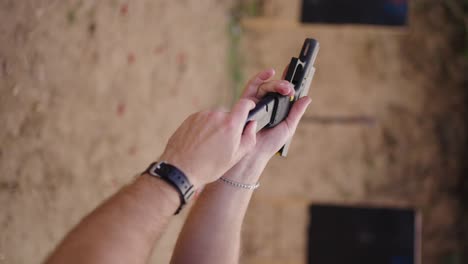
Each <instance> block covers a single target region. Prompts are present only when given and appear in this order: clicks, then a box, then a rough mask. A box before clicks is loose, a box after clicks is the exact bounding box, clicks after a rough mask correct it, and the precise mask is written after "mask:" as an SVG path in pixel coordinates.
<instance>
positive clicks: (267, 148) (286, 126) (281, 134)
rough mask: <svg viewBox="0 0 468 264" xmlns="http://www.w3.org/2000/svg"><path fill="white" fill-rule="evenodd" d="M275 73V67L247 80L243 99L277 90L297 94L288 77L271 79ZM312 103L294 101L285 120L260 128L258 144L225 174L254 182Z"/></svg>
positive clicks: (254, 97)
mask: <svg viewBox="0 0 468 264" xmlns="http://www.w3.org/2000/svg"><path fill="white" fill-rule="evenodd" d="M286 69H287V67H286ZM285 71H286V70H285ZM274 75H275V71H274V70H273V69H268V70H264V71H262V72H260V73H259V74H257V75H256V76H255V77H254V78H252V79H251V80H250V81H249V82H248V84H247V86H246V88H245V90H244V92H243V94H242V99H243V100H252V101H254V102H258V101H260V99H262V98H263V97H264V96H265V95H266V94H267V93H269V92H277V93H280V94H282V95H285V96H292V95H294V87H293V85H292V84H291V83H289V82H288V81H285V80H271V79H272V78H273V76H274ZM284 75H285V72H283V78H284ZM310 102H311V100H310V98H309V97H308V96H305V97H302V98H301V99H299V100H298V101H296V102H295V103H294V105H293V107H292V108H291V111H290V112H289V114H288V117H287V118H286V119H285V120H284V121H282V122H281V123H280V124H278V125H277V126H275V127H274V128H271V129H263V130H260V131H259V132H258V133H257V138H256V139H257V140H256V145H255V147H254V148H252V149H251V151H249V152H248V153H247V154H246V155H245V157H244V158H243V159H242V160H241V161H239V163H237V164H236V165H235V166H234V167H233V168H232V169H231V170H229V171H228V172H227V173H226V175H224V177H228V178H230V179H232V180H235V181H240V182H244V183H255V182H256V181H257V180H258V177H259V176H260V174H261V172H262V171H263V169H264V168H265V166H266V164H267V163H268V161H269V160H270V159H271V157H272V156H273V155H275V153H276V152H278V151H279V150H280V148H281V147H282V146H283V145H284V144H285V143H286V142H287V141H288V139H289V138H291V137H292V136H293V135H294V132H295V131H296V128H297V125H298V124H299V120H300V119H301V117H302V116H303V115H304V113H305V110H306V109H307V106H308V105H309V104H310Z"/></svg>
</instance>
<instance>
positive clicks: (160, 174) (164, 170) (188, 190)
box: [142, 161, 195, 215]
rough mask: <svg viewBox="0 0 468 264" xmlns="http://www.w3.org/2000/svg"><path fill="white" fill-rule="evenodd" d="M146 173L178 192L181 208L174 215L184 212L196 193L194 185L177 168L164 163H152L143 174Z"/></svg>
mask: <svg viewBox="0 0 468 264" xmlns="http://www.w3.org/2000/svg"><path fill="white" fill-rule="evenodd" d="M145 173H148V174H149V175H151V176H153V177H156V178H159V179H162V180H164V181H165V182H167V183H169V184H170V185H171V186H172V187H174V188H175V189H176V190H177V192H178V193H179V196H180V206H179V208H177V211H176V212H175V213H174V214H175V215H176V214H178V213H179V212H180V211H181V210H182V208H183V207H184V205H185V204H187V203H188V201H189V200H190V197H192V195H193V194H194V193H195V188H194V187H193V184H191V183H190V181H189V179H188V178H187V176H185V174H184V173H183V172H182V171H181V170H179V169H178V168H177V167H175V166H173V165H171V164H168V163H165V162H164V161H160V162H154V163H151V165H150V166H149V167H148V169H146V170H145V171H144V172H143V173H142V174H145Z"/></svg>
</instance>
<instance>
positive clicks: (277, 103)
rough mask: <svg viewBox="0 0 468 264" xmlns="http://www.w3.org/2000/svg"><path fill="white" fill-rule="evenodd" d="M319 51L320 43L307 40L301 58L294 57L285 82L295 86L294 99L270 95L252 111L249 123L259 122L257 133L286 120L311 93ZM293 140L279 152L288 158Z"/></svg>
mask: <svg viewBox="0 0 468 264" xmlns="http://www.w3.org/2000/svg"><path fill="white" fill-rule="evenodd" d="M318 50H319V43H318V42H317V41H316V40H315V39H310V38H308V39H306V40H305V41H304V45H303V46H302V49H301V53H300V54H299V58H296V57H293V58H292V59H291V62H290V63H289V67H288V70H287V72H286V76H285V78H284V79H285V80H286V81H289V82H290V83H292V84H293V85H294V90H295V94H294V96H292V97H289V96H284V95H281V94H279V93H268V94H267V95H266V96H265V97H264V98H262V99H261V100H260V102H258V103H257V105H256V106H255V108H254V109H253V110H251V111H250V113H249V117H248V118H247V122H249V121H252V120H255V121H257V132H258V131H260V130H261V129H264V128H271V127H274V126H276V125H278V124H279V123H280V122H281V121H283V120H284V119H286V117H287V116H288V114H289V110H290V109H291V107H292V105H293V104H294V102H295V101H297V100H298V99H299V98H301V97H303V96H306V95H307V94H308V93H309V88H310V83H311V82H312V79H313V77H314V73H315V67H314V62H315V58H316V57H317V53H318ZM290 143H291V139H289V141H288V142H287V143H286V144H285V145H284V146H283V147H282V148H281V149H280V150H279V151H278V153H279V154H280V155H281V156H283V157H286V155H287V153H288V149H289V145H290Z"/></svg>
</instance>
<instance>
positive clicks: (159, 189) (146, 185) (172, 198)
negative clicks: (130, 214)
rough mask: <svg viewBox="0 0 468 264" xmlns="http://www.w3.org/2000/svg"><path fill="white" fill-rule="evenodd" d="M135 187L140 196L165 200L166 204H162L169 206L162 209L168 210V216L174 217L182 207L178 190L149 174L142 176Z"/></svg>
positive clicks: (136, 181) (135, 183) (134, 184)
mask: <svg viewBox="0 0 468 264" xmlns="http://www.w3.org/2000/svg"><path fill="white" fill-rule="evenodd" d="M133 186H134V187H135V190H136V191H137V192H138V193H140V194H145V195H146V196H154V199H164V201H165V203H161V204H165V205H167V206H162V209H163V210H165V209H167V213H168V215H173V214H174V211H175V210H176V209H177V208H178V207H179V205H180V198H179V193H178V192H177V190H176V189H174V188H173V187H172V186H170V185H169V184H168V183H167V182H164V181H163V180H161V179H157V178H155V177H152V176H150V175H149V174H148V173H145V174H142V175H141V176H140V177H138V178H137V179H136V180H135V182H134V183H133ZM158 194H161V195H158ZM161 197H162V198H161ZM165 211H166V210H165Z"/></svg>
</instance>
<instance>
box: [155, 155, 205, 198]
mask: <svg viewBox="0 0 468 264" xmlns="http://www.w3.org/2000/svg"><path fill="white" fill-rule="evenodd" d="M159 161H164V162H165V163H167V164H170V165H172V166H174V167H176V168H178V169H179V170H180V171H182V172H183V173H184V174H185V176H186V177H187V179H188V180H189V181H190V183H191V184H192V185H193V188H194V189H195V190H197V189H199V188H200V187H202V186H203V185H204V184H205V183H204V182H201V181H200V180H198V179H199V177H198V174H197V171H196V169H194V168H193V167H192V166H190V165H189V164H188V163H187V162H185V161H184V159H183V158H179V157H178V156H177V155H170V154H167V153H163V154H162V155H161V157H160V158H159Z"/></svg>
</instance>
